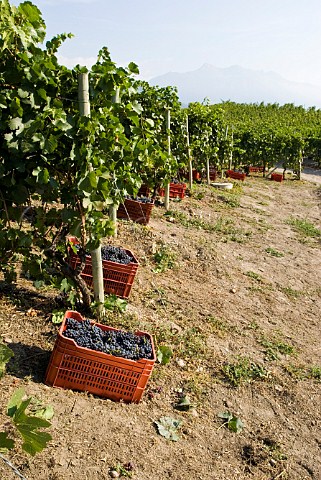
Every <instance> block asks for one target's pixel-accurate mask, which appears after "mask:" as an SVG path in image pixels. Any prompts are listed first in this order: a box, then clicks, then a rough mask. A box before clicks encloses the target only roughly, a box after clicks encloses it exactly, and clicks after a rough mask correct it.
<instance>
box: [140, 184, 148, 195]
mask: <svg viewBox="0 0 321 480" xmlns="http://www.w3.org/2000/svg"><path fill="white" fill-rule="evenodd" d="M137 195H138V196H139V197H141V196H143V197H148V196H149V195H150V188H149V187H148V186H147V185H144V184H143V185H142V186H141V187H140V189H139V190H138V193H137Z"/></svg>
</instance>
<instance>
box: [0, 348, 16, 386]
mask: <svg viewBox="0 0 321 480" xmlns="http://www.w3.org/2000/svg"><path fill="white" fill-rule="evenodd" d="M13 355H14V353H13V351H12V350H11V348H9V347H7V345H4V344H3V343H0V378H2V377H3V375H4V373H5V370H6V365H7V363H8V362H9V360H10V358H11V357H13Z"/></svg>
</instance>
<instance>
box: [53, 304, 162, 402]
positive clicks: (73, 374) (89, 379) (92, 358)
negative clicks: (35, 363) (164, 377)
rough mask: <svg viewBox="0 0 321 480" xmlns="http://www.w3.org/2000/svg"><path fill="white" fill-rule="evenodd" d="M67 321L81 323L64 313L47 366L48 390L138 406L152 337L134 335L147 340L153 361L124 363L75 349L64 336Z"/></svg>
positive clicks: (150, 365)
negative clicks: (145, 337)
mask: <svg viewBox="0 0 321 480" xmlns="http://www.w3.org/2000/svg"><path fill="white" fill-rule="evenodd" d="M67 318H73V319H75V320H78V321H79V322H81V321H83V320H84V318H83V317H82V316H81V314H80V313H78V312H74V311H72V310H68V311H67V312H66V313H65V317H64V320H63V322H62V325H61V327H60V329H59V332H58V335H57V339H56V343H55V346H54V349H53V351H52V354H51V357H50V361H49V364H48V367H47V372H46V377H45V383H46V384H47V385H49V386H52V387H60V388H65V389H67V388H68V389H72V390H80V391H85V392H89V393H92V394H94V395H98V396H100V397H104V398H110V399H111V400H115V401H124V402H127V403H130V402H132V403H138V402H139V401H140V399H141V397H142V395H143V393H144V389H145V387H146V384H147V382H148V379H149V377H150V376H151V373H152V370H153V368H154V364H155V360H156V356H155V347H154V343H153V338H152V336H151V335H149V334H148V333H146V332H140V331H139V332H135V334H136V335H144V336H147V337H148V338H149V340H150V341H151V344H152V351H153V358H152V359H145V358H143V359H140V360H128V359H126V358H123V357H116V356H114V355H109V354H107V353H103V352H97V351H96V350H90V349H89V348H84V347H79V346H78V345H77V344H76V342H75V341H74V340H72V339H71V338H66V337H64V336H63V332H64V331H65V330H66V319H67ZM95 325H97V326H98V327H99V328H101V329H102V330H104V331H107V330H114V331H115V330H117V329H116V328H112V327H108V326H106V325H101V324H98V323H95Z"/></svg>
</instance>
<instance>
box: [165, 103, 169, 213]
mask: <svg viewBox="0 0 321 480" xmlns="http://www.w3.org/2000/svg"><path fill="white" fill-rule="evenodd" d="M170 129H171V111H170V109H169V108H167V110H166V130H167V153H168V161H169V158H170V155H171V135H170ZM169 188H170V180H167V183H166V184H165V199H164V203H165V209H166V210H169Z"/></svg>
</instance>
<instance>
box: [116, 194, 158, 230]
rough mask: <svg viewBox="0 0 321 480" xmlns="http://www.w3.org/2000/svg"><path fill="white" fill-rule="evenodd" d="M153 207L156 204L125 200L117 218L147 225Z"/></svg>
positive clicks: (120, 206) (119, 208)
mask: <svg viewBox="0 0 321 480" xmlns="http://www.w3.org/2000/svg"><path fill="white" fill-rule="evenodd" d="M153 207H154V203H142V202H139V201H138V200H130V199H125V202H124V203H121V204H120V205H119V207H118V210H117V218H122V219H124V220H132V221H133V222H136V223H140V224H143V225H147V224H148V222H149V220H150V215H151V212H152V209H153Z"/></svg>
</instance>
